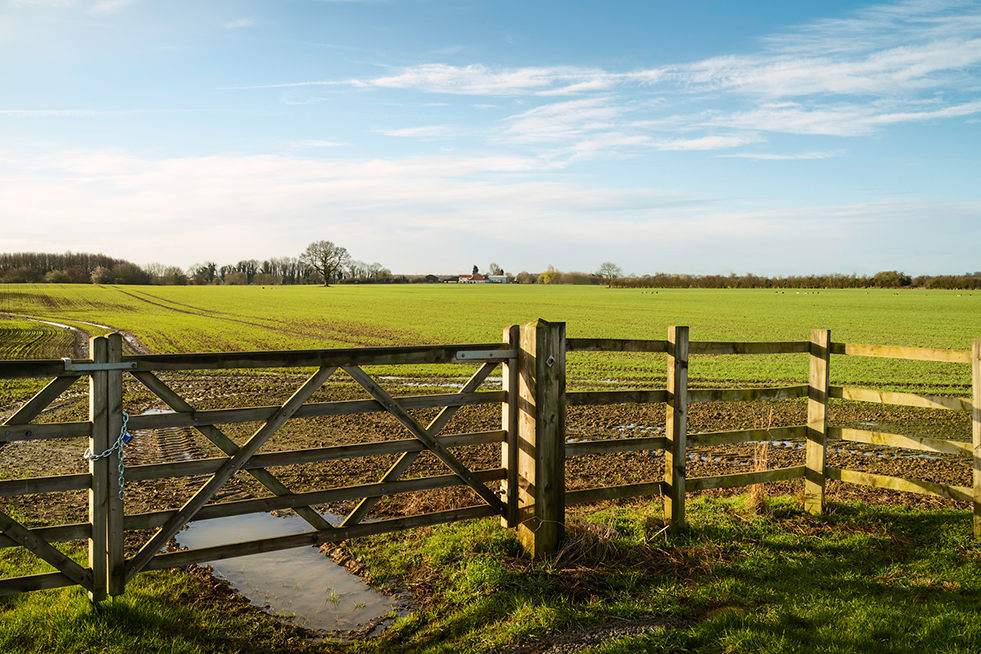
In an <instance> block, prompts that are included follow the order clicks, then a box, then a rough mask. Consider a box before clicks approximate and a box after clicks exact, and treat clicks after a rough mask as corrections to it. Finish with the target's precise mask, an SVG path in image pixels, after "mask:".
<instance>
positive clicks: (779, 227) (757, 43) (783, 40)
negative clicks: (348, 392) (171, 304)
mask: <svg viewBox="0 0 981 654" xmlns="http://www.w3.org/2000/svg"><path fill="white" fill-rule="evenodd" d="M318 240H329V241H332V242H334V243H335V244H337V245H339V246H342V247H345V248H347V250H348V252H349V253H350V254H351V256H352V257H353V258H355V259H358V260H361V261H365V262H368V263H371V262H379V263H381V264H382V265H384V266H385V267H387V268H389V269H391V270H392V271H394V272H396V273H406V274H425V273H437V274H454V273H469V272H470V270H471V268H472V266H473V265H477V266H478V267H479V268H480V270H481V271H485V270H486V269H487V267H488V265H489V264H490V263H491V262H494V263H497V264H499V265H500V266H502V267H503V268H504V269H505V270H506V271H508V272H510V273H517V272H519V271H522V270H525V271H530V272H540V271H542V270H544V269H546V267H547V266H550V265H551V266H554V267H555V268H557V269H559V270H564V271H572V270H576V271H583V272H591V271H595V270H596V269H598V268H599V266H600V265H601V264H602V263H603V262H605V261H612V262H614V263H616V264H618V265H619V266H620V267H621V268H622V269H623V270H624V272H626V273H633V274H638V275H642V274H653V273H656V272H668V273H687V274H730V273H736V274H744V273H754V274H758V275H768V276H785V275H807V274H824V273H845V274H850V273H856V274H872V273H875V272H877V271H882V270H894V269H898V270H901V271H904V272H906V273H907V274H911V275H919V274H962V273H964V272H969V271H975V270H978V269H981V4H979V3H978V2H957V1H951V2H948V1H944V0H911V1H908V2H898V3H886V4H859V3H855V2H837V1H834V0H828V1H825V2H819V3H817V2H815V3H802V2H757V1H752V0H746V1H743V2H720V1H710V0H689V1H686V2H678V1H677V0H671V1H670V2H667V1H661V0H650V1H646V2H616V1H611V2H603V3H600V2H595V1H589V2H580V1H576V0H563V1H561V2H559V1H553V0H542V1H537V0H533V1H531V2H529V1H527V0H526V1H524V2H513V1H511V0H493V1H491V0H348V1H325V0H262V1H259V0H235V1H231V0H194V1H191V2H188V1H184V0H167V1H166V2H164V1H150V0H0V251H4V252H22V251H28V252H35V251H46V252H65V251H69V250H70V251H74V252H94V253H104V254H107V255H110V256H113V257H118V258H122V259H127V260H129V261H133V262H135V263H138V264H148V263H162V264H165V265H177V266H180V267H182V268H187V267H189V266H191V265H192V264H195V263H200V262H204V261H214V262H217V263H218V264H219V265H222V264H226V263H235V262H237V261H240V260H244V259H258V260H260V261H261V260H262V259H267V258H270V257H284V256H299V254H300V253H302V252H303V250H304V249H306V247H307V245H308V244H310V243H311V242H313V241H318Z"/></svg>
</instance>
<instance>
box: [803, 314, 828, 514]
mask: <svg viewBox="0 0 981 654" xmlns="http://www.w3.org/2000/svg"><path fill="white" fill-rule="evenodd" d="M810 352H811V369H810V375H809V376H808V380H807V385H808V389H807V461H806V468H805V470H804V510H806V511H808V512H809V513H813V514H815V515H816V514H819V513H823V512H824V487H825V474H824V464H825V459H826V453H827V442H828V390H829V385H830V381H829V379H830V377H829V368H830V364H831V331H830V330H828V329H812V330H811V345H810Z"/></svg>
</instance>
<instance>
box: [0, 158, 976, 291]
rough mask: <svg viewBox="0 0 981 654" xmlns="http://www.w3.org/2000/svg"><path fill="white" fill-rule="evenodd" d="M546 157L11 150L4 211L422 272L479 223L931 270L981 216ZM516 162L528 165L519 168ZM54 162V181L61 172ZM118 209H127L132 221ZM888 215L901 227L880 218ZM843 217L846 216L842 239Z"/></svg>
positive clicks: (194, 253) (501, 235)
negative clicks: (761, 196)
mask: <svg viewBox="0 0 981 654" xmlns="http://www.w3.org/2000/svg"><path fill="white" fill-rule="evenodd" d="M544 169H545V164H543V162H542V161H540V160H537V159H533V158H521V157H485V158H477V157H459V156H452V155H451V156H432V157H419V158H408V159H402V160H393V159H363V160H344V161H340V160H334V161H325V160H320V159H314V158H301V157H290V156H269V155H267V156H205V157H181V158H173V159H162V160H150V159H146V158H141V157H136V156H132V155H128V154H125V153H121V152H114V151H74V152H55V153H52V154H50V155H48V156H44V157H35V158H12V157H10V156H5V157H3V158H0V177H2V178H3V179H5V180H6V181H7V182H8V183H7V184H5V185H4V187H3V190H2V197H3V206H4V211H5V212H6V213H7V214H8V215H13V216H17V217H18V220H16V221H14V222H12V223H11V224H10V225H8V226H7V227H8V228H7V229H5V230H4V232H3V234H0V249H6V250H23V249H39V250H42V251H64V250H67V249H85V250H92V251H107V252H129V253H131V254H130V255H128V257H127V258H131V259H132V260H134V261H136V262H138V263H146V262H149V261H150V260H161V259H163V260H166V261H168V262H173V263H177V264H181V265H189V264H190V263H192V262H194V261H199V260H204V259H217V260H231V261H235V260H240V259H241V258H243V257H256V258H263V257H268V256H281V255H283V254H290V253H298V252H300V251H302V248H303V247H305V246H306V244H307V243H309V241H310V239H312V238H319V237H320V235H326V236H329V237H330V238H331V239H332V240H334V241H335V242H338V243H343V244H344V246H345V247H347V248H348V249H349V251H351V252H352V253H353V254H355V256H359V257H364V258H371V259H374V260H378V261H382V262H384V263H385V265H386V266H388V267H390V268H392V269H393V270H397V271H399V272H427V271H426V270H424V269H422V267H423V266H428V265H430V262H429V261H428V260H426V259H420V258H419V256H418V252H421V251H426V252H431V251H437V250H438V251H440V252H443V253H445V254H444V256H443V258H441V260H440V265H442V266H446V267H447V268H449V269H453V268H454V267H465V268H469V266H470V265H471V264H472V261H470V260H469V259H470V257H471V255H472V252H471V251H469V250H466V249H461V248H459V247H456V245H458V244H459V243H463V242H469V241H472V240H479V242H480V243H481V244H482V246H481V247H482V248H483V249H484V250H486V251H494V250H501V251H507V252H508V253H510V255H509V256H510V257H511V258H512V259H511V261H506V262H503V263H504V265H505V266H506V267H510V266H511V265H512V264H513V265H519V266H527V267H530V268H532V269H534V267H535V266H538V267H539V269H541V268H544V266H545V265H546V264H547V263H550V262H551V263H555V264H556V265H558V266H560V267H567V266H581V265H582V264H581V261H582V260H583V256H584V255H583V253H584V252H591V253H594V254H595V256H596V264H597V265H598V263H599V262H600V261H602V260H603V259H605V258H610V256H607V255H606V253H607V252H611V253H612V252H615V253H616V260H617V261H618V262H619V263H620V264H621V265H623V266H625V267H628V268H631V269H634V270H636V271H637V272H641V273H643V272H655V271H654V270H652V269H651V265H652V264H651V256H652V253H656V254H657V264H656V266H657V267H658V269H666V270H693V271H697V272H725V271H726V270H728V269H730V268H733V267H738V268H739V269H740V270H741V269H743V268H744V267H745V266H746V265H747V264H746V261H747V258H749V257H752V256H755V255H756V254H760V255H762V254H765V255H766V256H765V258H764V257H762V256H761V257H760V259H759V260H760V261H764V260H765V261H766V264H765V265H766V269H765V270H759V269H757V270H754V272H757V273H763V274H786V273H800V272H813V271H815V270H840V271H851V270H856V268H858V270H857V272H875V270H880V269H884V268H885V267H895V265H894V262H895V261H896V260H897V259H898V258H901V259H902V261H903V262H904V263H903V266H904V268H905V269H906V271H907V272H912V273H914V274H916V273H917V272H918V271H919V272H930V273H934V274H936V273H938V272H943V271H944V270H946V267H945V264H944V262H945V261H950V260H951V259H950V257H955V258H959V259H964V260H966V258H967V257H968V256H969V255H970V251H971V248H973V247H974V243H975V241H974V240H972V239H959V240H958V241H956V242H952V241H950V239H948V238H946V234H949V233H952V232H960V233H971V232H972V231H974V232H976V230H977V224H976V223H977V215H978V212H979V211H981V207H979V206H976V205H972V204H958V203H942V202H928V201H923V200H916V199H911V198H899V199H895V200H889V201H881V202H871V203H858V204H843V205H831V206H809V205H808V206H794V205H774V204H771V205H770V206H766V207H763V208H761V206H760V202H759V201H758V200H755V201H754V202H753V206H740V205H739V204H738V203H736V204H735V205H734V204H732V203H727V204H726V205H725V206H724V207H723V206H721V205H717V204H716V203H715V202H714V201H712V200H711V199H703V198H698V197H696V196H692V195H687V194H683V193H677V192H668V191H664V190H658V189H652V188H608V187H603V186H597V185H590V184H588V183H582V182H574V181H571V180H564V181H563V180H559V179H555V178H554V177H551V176H533V175H531V174H532V173H534V172H535V171H539V170H544ZM514 172H521V173H524V174H523V175H521V176H520V179H518V178H515V177H514V176H513V175H511V173H514ZM52 178H57V179H58V180H59V183H57V184H54V185H52V184H51V181H50V180H51V179H52ZM327 198H329V204H327V203H326V202H327V201H326V200H325V199H327ZM328 206H329V210H327V211H325V207H328ZM283 215H289V216H290V223H289V229H277V230H270V229H269V225H270V224H273V222H274V221H279V220H280V218H281V217H282V216H283ZM598 215H602V216H604V219H603V220H597V218H596V217H597V216H598ZM924 215H930V216H931V217H932V218H931V220H932V221H933V223H934V225H935V226H936V229H934V230H931V231H930V232H926V233H924V235H923V238H921V239H917V240H916V242H915V243H914V244H912V245H910V244H909V243H908V242H907V243H906V244H905V245H904V244H903V243H904V242H902V241H901V240H900V239H899V238H898V237H896V236H895V235H896V234H898V233H902V232H904V231H905V230H907V229H916V228H919V227H920V226H921V225H922V217H923V216H924ZM120 216H125V217H126V223H127V227H128V229H126V230H123V231H120V230H119V228H118V226H119V217H120ZM883 224H889V225H890V226H891V228H892V229H890V230H882V228H881V226H882V225H883ZM39 225H40V226H41V228H40V229H43V233H44V234H45V237H44V240H43V242H40V241H39V240H38V239H37V234H38V233H39V231H38V230H39ZM836 225H841V226H842V227H845V226H847V228H848V230H849V234H850V235H851V236H852V238H850V239H848V240H847V241H848V242H847V243H843V242H842V239H840V237H839V236H838V231H837V230H835V229H833V227H834V226H836ZM189 234H194V238H190V239H189V238H188V235H189ZM231 234H234V238H230V236H229V235H231ZM934 234H935V235H936V236H934ZM804 237H806V238H807V239H808V242H809V243H810V244H811V245H812V246H813V247H809V248H807V249H806V250H803V251H802V250H801V249H800V248H799V247H797V245H799V243H800V240H801V238H804ZM691 239H697V241H698V248H696V249H695V250H692V249H690V248H679V247H677V245H678V244H680V243H684V242H686V241H688V240H691ZM869 243H875V244H876V248H875V249H873V250H870V248H869V246H868V244H869ZM763 248H765V249H766V252H765V253H764V252H763V250H762V249H763ZM140 253H145V258H143V256H144V255H141V254H140ZM454 253H458V254H454ZM457 256H458V257H460V260H459V261H457V259H456V258H455V257H457ZM586 256H587V257H588V255H586ZM464 258H465V259H467V260H466V261H464V260H463V259H464ZM576 262H580V263H576ZM856 262H862V263H861V265H856ZM948 267H949V266H948Z"/></svg>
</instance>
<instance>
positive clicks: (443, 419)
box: [341, 362, 497, 529]
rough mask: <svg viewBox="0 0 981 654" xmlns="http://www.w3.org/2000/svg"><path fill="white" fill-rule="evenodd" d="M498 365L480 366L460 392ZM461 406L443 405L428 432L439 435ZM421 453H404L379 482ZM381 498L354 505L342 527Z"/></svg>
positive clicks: (392, 476) (477, 383)
mask: <svg viewBox="0 0 981 654" xmlns="http://www.w3.org/2000/svg"><path fill="white" fill-rule="evenodd" d="M496 367H497V363H496V362H490V363H485V364H484V365H482V366H481V367H480V368H478V369H477V372H475V373H474V374H473V376H471V377H470V379H469V380H467V383H466V384H464V386H463V388H462V389H461V391H460V392H461V393H473V392H474V391H475V390H477V389H478V388H479V387H480V385H481V384H483V383H484V380H486V379H487V377H489V376H490V374H491V373H492V372H493V371H494V369H495V368H496ZM460 408H461V407H458V406H447V407H443V409H442V410H441V411H440V412H439V414H438V415H437V416H436V418H434V419H433V421H432V422H431V423H429V426H427V427H426V432H428V433H429V435H430V436H434V437H435V436H437V435H438V434H439V432H440V431H442V429H443V427H445V426H446V425H447V423H449V421H450V420H451V419H452V418H453V416H454V415H456V412H457V411H459V410H460ZM420 454H422V452H406V453H404V454H403V455H402V456H400V457H399V459H398V461H396V462H395V464H394V465H392V467H391V468H389V469H388V471H387V472H386V473H385V474H384V475H383V476H382V478H381V479H380V480H379V482H380V483H383V484H388V483H391V482H393V481H397V480H398V479H399V478H400V477H401V476H402V475H404V474H405V471H406V470H408V469H409V467H410V466H411V465H412V464H413V463H415V461H416V459H418V458H419V455H420ZM379 500H381V498H380V497H366V498H364V499H363V500H361V501H360V502H358V505H357V506H356V507H354V510H353V511H351V514H350V515H349V516H348V517H347V518H345V519H344V522H342V523H341V528H342V529H343V528H345V527H351V526H353V525H356V524H358V523H360V522H361V521H362V520H364V519H365V517H366V516H367V515H368V513H369V512H370V511H371V509H373V508H374V506H375V505H376V504H378V502H379Z"/></svg>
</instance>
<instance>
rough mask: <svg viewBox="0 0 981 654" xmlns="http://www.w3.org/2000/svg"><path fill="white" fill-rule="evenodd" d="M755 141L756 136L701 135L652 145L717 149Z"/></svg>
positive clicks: (667, 148)
mask: <svg viewBox="0 0 981 654" xmlns="http://www.w3.org/2000/svg"><path fill="white" fill-rule="evenodd" d="M756 141H759V138H758V137H756V136H702V137H699V138H693V139H671V140H666V141H656V142H655V143H654V147H656V148H657V149H658V150H719V149H722V148H736V147H739V146H741V145H746V144H747V143H755V142H756Z"/></svg>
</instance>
